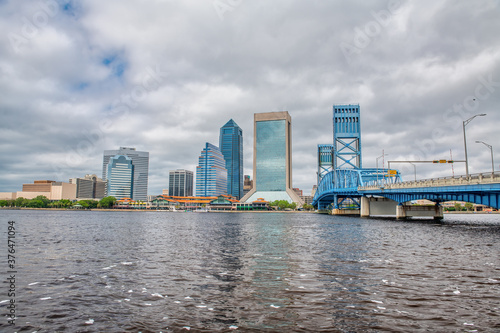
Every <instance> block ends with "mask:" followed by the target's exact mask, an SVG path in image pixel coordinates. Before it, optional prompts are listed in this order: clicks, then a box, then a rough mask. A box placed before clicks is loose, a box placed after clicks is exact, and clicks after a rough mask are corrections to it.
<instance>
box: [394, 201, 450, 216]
mask: <svg viewBox="0 0 500 333" xmlns="http://www.w3.org/2000/svg"><path fill="white" fill-rule="evenodd" d="M409 217H433V218H434V219H435V220H442V219H443V206H441V205H440V204H438V203H437V204H435V205H425V206H408V205H404V204H399V205H398V206H397V207H396V218H397V219H406V218H409Z"/></svg>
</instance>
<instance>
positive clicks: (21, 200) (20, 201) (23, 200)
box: [14, 197, 26, 207]
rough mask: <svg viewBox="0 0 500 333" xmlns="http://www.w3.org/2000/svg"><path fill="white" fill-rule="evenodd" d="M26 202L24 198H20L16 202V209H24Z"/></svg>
mask: <svg viewBox="0 0 500 333" xmlns="http://www.w3.org/2000/svg"><path fill="white" fill-rule="evenodd" d="M25 200H26V199H24V198H23V197H19V198H17V199H16V200H14V207H24V203H25Z"/></svg>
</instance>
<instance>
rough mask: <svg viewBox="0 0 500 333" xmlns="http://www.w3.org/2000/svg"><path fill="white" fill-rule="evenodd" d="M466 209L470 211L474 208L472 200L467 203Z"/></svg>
mask: <svg viewBox="0 0 500 333" xmlns="http://www.w3.org/2000/svg"><path fill="white" fill-rule="evenodd" d="M465 209H467V211H468V212H470V211H471V210H473V209H474V205H473V204H472V203H470V202H466V203H465Z"/></svg>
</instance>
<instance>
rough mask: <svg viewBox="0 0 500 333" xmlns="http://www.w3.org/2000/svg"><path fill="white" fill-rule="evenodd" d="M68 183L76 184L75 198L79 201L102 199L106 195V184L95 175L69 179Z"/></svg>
mask: <svg viewBox="0 0 500 333" xmlns="http://www.w3.org/2000/svg"><path fill="white" fill-rule="evenodd" d="M69 182H70V183H71V184H76V197H77V198H79V199H80V198H82V199H102V198H104V196H105V195H106V182H105V181H103V180H102V179H101V178H98V177H97V176H96V175H85V177H84V178H71V179H70V180H69Z"/></svg>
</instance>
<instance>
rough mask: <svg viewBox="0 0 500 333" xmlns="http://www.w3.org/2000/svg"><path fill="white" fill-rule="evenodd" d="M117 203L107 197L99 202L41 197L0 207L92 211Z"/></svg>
mask: <svg viewBox="0 0 500 333" xmlns="http://www.w3.org/2000/svg"><path fill="white" fill-rule="evenodd" d="M115 203H116V198H115V197H105V198H102V199H101V200H99V201H95V200H80V201H76V202H73V201H71V200H67V199H62V200H57V201H52V200H50V199H48V198H47V197H46V196H44V195H39V196H37V197H36V198H33V199H26V198H22V197H21V198H17V199H15V200H0V207H27V208H75V206H76V207H81V208H85V209H90V208H112V207H113V206H114V204H115ZM77 205H79V206H77Z"/></svg>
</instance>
